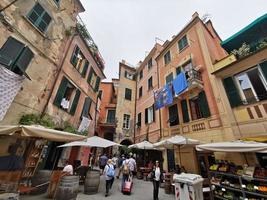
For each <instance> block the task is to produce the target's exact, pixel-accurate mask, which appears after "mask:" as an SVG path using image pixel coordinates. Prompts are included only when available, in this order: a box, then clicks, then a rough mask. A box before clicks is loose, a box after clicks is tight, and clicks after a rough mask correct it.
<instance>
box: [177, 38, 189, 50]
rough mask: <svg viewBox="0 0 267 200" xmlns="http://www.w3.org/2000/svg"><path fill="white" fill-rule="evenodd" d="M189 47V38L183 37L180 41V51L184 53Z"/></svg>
mask: <svg viewBox="0 0 267 200" xmlns="http://www.w3.org/2000/svg"><path fill="white" fill-rule="evenodd" d="M187 46H188V41H187V37H186V35H185V36H184V37H182V39H180V40H179V41H178V47H179V51H182V50H183V49H184V48H185V47H187Z"/></svg>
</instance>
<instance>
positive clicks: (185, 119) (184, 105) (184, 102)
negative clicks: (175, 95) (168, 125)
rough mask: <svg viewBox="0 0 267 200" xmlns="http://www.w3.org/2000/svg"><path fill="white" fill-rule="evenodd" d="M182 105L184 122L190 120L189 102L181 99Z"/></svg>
mask: <svg viewBox="0 0 267 200" xmlns="http://www.w3.org/2000/svg"><path fill="white" fill-rule="evenodd" d="M181 105H182V113H183V121H184V123H186V122H189V114H188V108H187V102H186V100H185V99H184V100H182V101H181Z"/></svg>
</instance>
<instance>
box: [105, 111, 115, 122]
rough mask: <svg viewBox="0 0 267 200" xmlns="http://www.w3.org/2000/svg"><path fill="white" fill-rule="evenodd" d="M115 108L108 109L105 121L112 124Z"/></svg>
mask: <svg viewBox="0 0 267 200" xmlns="http://www.w3.org/2000/svg"><path fill="white" fill-rule="evenodd" d="M115 114H116V111H115V110H108V115H107V123H110V124H114V123H115V121H116V120H115Z"/></svg>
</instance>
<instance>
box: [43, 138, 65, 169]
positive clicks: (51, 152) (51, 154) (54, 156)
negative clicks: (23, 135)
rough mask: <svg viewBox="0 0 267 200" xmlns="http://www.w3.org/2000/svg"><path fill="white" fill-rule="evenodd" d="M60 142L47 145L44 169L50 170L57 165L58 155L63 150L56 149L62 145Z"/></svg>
mask: <svg viewBox="0 0 267 200" xmlns="http://www.w3.org/2000/svg"><path fill="white" fill-rule="evenodd" d="M62 144H63V143H62V142H50V144H49V145H48V150H47V152H48V153H47V155H46V158H45V165H44V169H47V170H52V169H53V168H55V167H56V166H57V164H58V161H59V158H60V155H61V153H62V150H63V148H57V147H58V146H60V145H62Z"/></svg>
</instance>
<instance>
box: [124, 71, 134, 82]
mask: <svg viewBox="0 0 267 200" xmlns="http://www.w3.org/2000/svg"><path fill="white" fill-rule="evenodd" d="M124 77H125V78H127V79H130V80H134V75H133V74H131V73H129V72H127V71H125V72H124Z"/></svg>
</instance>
